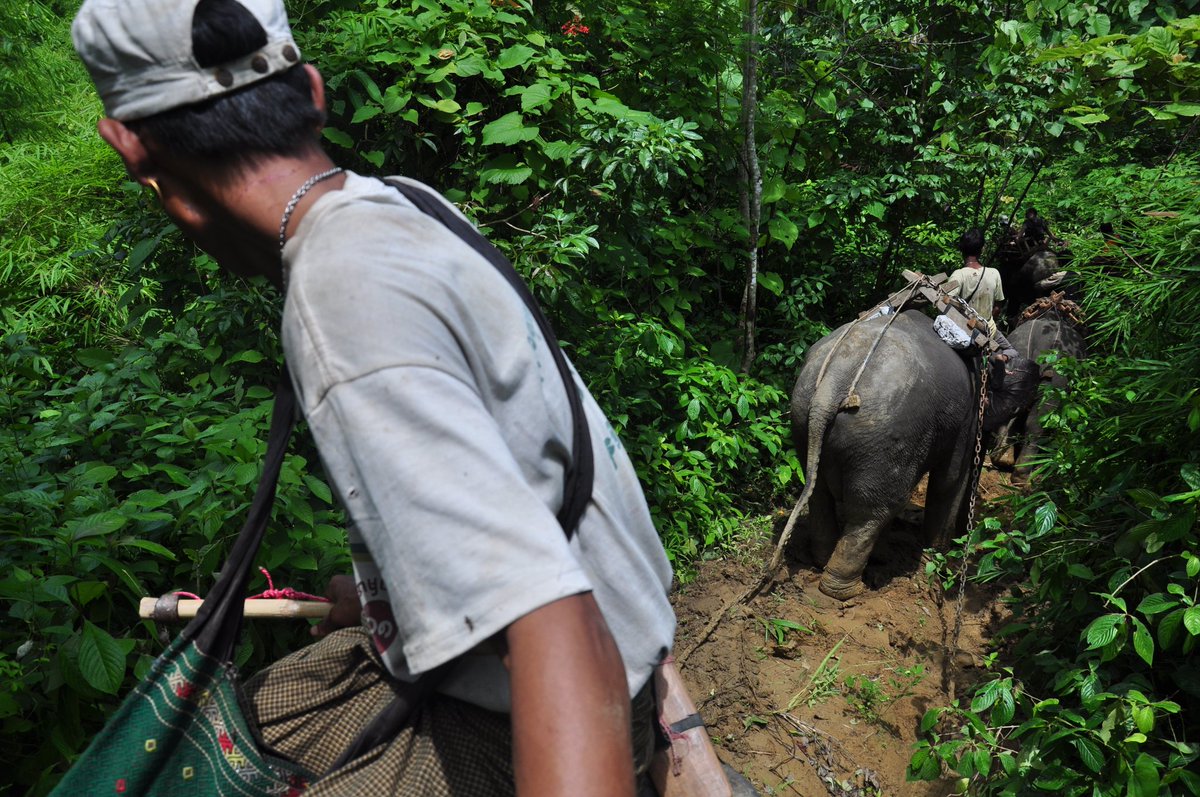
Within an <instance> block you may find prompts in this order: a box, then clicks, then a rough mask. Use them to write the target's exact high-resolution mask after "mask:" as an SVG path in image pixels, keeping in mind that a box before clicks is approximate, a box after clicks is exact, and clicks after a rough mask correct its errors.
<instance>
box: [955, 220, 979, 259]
mask: <svg viewBox="0 0 1200 797" xmlns="http://www.w3.org/2000/svg"><path fill="white" fill-rule="evenodd" d="M958 251H960V252H962V253H963V257H971V256H972V255H974V256H975V257H979V255H980V254H981V253H982V252H983V230H981V229H979V228H978V227H972V228H971V229H969V230H967V231H966V232H964V233H963V234H962V235H961V236H959V238H958Z"/></svg>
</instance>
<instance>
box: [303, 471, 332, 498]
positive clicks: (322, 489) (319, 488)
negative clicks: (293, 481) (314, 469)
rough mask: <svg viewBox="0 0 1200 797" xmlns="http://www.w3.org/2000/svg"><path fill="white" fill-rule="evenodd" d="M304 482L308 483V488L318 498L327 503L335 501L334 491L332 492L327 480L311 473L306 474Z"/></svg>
mask: <svg viewBox="0 0 1200 797" xmlns="http://www.w3.org/2000/svg"><path fill="white" fill-rule="evenodd" d="M304 483H305V484H307V485H308V489H309V490H311V491H312V494H313V495H315V496H316V497H317V498H320V499H321V500H322V501H324V502H325V503H327V504H332V503H333V493H332V492H330V490H329V486H328V485H327V484H325V482H323V481H321V480H320V479H318V478H317V477H316V476H313V475H312V474H311V473H306V474H304Z"/></svg>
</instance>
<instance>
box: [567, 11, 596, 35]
mask: <svg viewBox="0 0 1200 797" xmlns="http://www.w3.org/2000/svg"><path fill="white" fill-rule="evenodd" d="M581 22H583V18H582V17H580V16H579V15H578V14H576V15H575V18H574V19H572V20H571V21H570V22H564V23H563V24H562V32H563V33H565V34H566V35H568V36H584V35H586V34H588V33H590V32H591V30H590V29H589V28H588V26H587V25H581V24H579V23H581Z"/></svg>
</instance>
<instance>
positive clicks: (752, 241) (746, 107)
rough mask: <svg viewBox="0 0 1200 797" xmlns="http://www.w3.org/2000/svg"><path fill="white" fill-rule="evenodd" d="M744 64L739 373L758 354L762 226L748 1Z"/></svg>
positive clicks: (754, 25) (754, 8) (754, 0)
mask: <svg viewBox="0 0 1200 797" xmlns="http://www.w3.org/2000/svg"><path fill="white" fill-rule="evenodd" d="M743 30H744V32H745V34H746V60H745V63H744V65H743V70H742V114H741V116H742V118H741V122H742V157H741V161H740V163H739V168H738V171H739V173H740V176H741V178H742V179H741V180H740V183H741V206H742V218H743V220H744V222H745V224H746V233H747V241H746V284H745V287H744V288H743V290H742V306H741V322H740V323H739V325H738V327H739V332H740V333H741V335H740V345H739V348H740V349H741V351H742V372H743V373H746V372H748V371H749V370H750V366H751V365H752V364H753V363H754V357H755V355H756V354H757V351H756V350H755V334H756V333H755V320H756V316H757V314H758V301H757V297H758V236H759V226H760V224H761V222H762V171H761V170H760V168H759V163H758V147H757V144H756V142H755V117H756V114H757V111H758V33H759V20H758V0H747V7H746V21H745V25H744V28H743Z"/></svg>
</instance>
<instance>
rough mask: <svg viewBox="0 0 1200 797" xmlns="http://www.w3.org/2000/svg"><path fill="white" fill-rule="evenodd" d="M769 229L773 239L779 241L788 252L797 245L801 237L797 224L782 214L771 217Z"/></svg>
mask: <svg viewBox="0 0 1200 797" xmlns="http://www.w3.org/2000/svg"><path fill="white" fill-rule="evenodd" d="M767 228H768V229H769V230H770V233H771V239H772V240H775V241H779V242H780V243H781V244H783V245H784V246H785V247H786V248H787V249H788V250H790V249H791V248H792V247H793V246H794V245H795V243H796V239H797V238H799V237H800V228H799V227H797V226H796V224H795V222H793V221H792V220H791V219H789V218H788V217H787V216H784V215H783V214H781V213H776V214H775V215H774V216H772V217H771V221H770V222H769V223H768V224H767Z"/></svg>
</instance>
